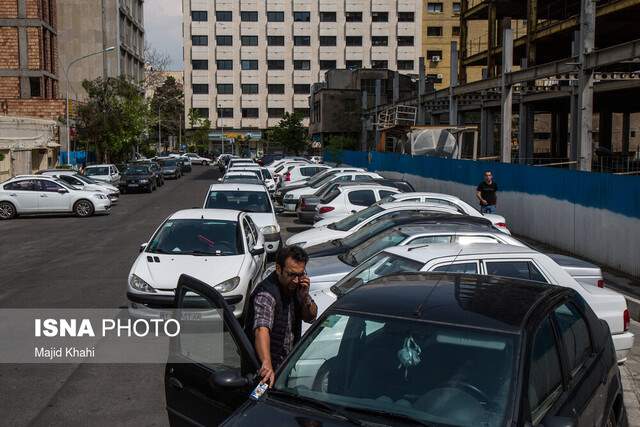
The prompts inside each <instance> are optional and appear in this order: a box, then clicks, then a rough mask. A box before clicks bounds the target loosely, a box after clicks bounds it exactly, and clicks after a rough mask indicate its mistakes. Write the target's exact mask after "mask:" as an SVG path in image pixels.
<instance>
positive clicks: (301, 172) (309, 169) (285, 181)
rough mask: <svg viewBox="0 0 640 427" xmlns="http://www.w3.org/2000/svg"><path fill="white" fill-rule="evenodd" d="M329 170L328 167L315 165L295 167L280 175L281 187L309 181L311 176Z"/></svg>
mask: <svg viewBox="0 0 640 427" xmlns="http://www.w3.org/2000/svg"><path fill="white" fill-rule="evenodd" d="M329 169H331V167H330V166H325V165H316V164H300V165H295V166H294V167H292V168H291V169H289V171H288V172H286V173H284V174H283V175H282V187H283V188H285V187H287V185H291V184H294V183H297V182H300V181H302V180H305V179H309V178H311V177H312V176H314V175H316V174H318V173H320V172H324V171H325V170H329Z"/></svg>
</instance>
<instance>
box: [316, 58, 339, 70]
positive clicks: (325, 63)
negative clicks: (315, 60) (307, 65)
mask: <svg viewBox="0 0 640 427" xmlns="http://www.w3.org/2000/svg"><path fill="white" fill-rule="evenodd" d="M335 68H336V61H335V60H327V59H321V60H320V69H321V70H333V69H335Z"/></svg>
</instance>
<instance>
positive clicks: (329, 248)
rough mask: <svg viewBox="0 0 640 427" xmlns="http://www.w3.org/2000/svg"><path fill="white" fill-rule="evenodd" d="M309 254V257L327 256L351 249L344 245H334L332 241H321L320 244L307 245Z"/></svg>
mask: <svg viewBox="0 0 640 427" xmlns="http://www.w3.org/2000/svg"><path fill="white" fill-rule="evenodd" d="M306 250H307V255H309V258H318V257H325V256H327V255H340V254H342V253H345V252H346V251H348V250H349V248H348V247H346V246H344V245H334V244H333V242H332V241H330V242H326V243H320V244H319V245H313V246H309V247H307V249H306Z"/></svg>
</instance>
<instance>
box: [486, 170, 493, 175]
mask: <svg viewBox="0 0 640 427" xmlns="http://www.w3.org/2000/svg"><path fill="white" fill-rule="evenodd" d="M488 173H490V174H491V175H493V172H491V171H490V170H489V169H487V170H486V171H484V175H486V174H488Z"/></svg>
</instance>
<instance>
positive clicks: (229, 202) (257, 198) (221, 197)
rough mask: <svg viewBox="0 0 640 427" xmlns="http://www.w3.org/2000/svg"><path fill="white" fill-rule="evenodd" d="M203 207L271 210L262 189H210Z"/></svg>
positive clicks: (262, 211)
mask: <svg viewBox="0 0 640 427" xmlns="http://www.w3.org/2000/svg"><path fill="white" fill-rule="evenodd" d="M205 208H207V209H232V210H237V211H244V212H261V213H265V212H271V204H270V203H269V196H268V195H267V193H266V192H264V191H211V192H209V194H208V196H207V202H206V204H205Z"/></svg>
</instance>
